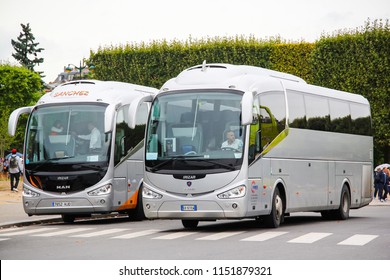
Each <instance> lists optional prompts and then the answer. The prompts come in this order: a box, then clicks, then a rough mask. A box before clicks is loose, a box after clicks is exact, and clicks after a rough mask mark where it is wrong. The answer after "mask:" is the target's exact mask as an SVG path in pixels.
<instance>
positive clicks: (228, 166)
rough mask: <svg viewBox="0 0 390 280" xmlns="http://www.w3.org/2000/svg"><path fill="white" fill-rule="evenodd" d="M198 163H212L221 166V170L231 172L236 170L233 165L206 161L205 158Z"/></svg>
mask: <svg viewBox="0 0 390 280" xmlns="http://www.w3.org/2000/svg"><path fill="white" fill-rule="evenodd" d="M199 161H204V162H207V163H212V164H215V165H219V166H221V167H223V168H226V169H228V170H231V171H234V170H236V168H235V167H234V166H233V165H229V164H224V163H220V162H217V161H213V160H209V159H206V158H202V159H199Z"/></svg>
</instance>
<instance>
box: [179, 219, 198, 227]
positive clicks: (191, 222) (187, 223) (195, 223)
mask: <svg viewBox="0 0 390 280" xmlns="http://www.w3.org/2000/svg"><path fill="white" fill-rule="evenodd" d="M181 223H182V224H183V227H184V228H196V227H197V226H198V224H199V221H198V220H181Z"/></svg>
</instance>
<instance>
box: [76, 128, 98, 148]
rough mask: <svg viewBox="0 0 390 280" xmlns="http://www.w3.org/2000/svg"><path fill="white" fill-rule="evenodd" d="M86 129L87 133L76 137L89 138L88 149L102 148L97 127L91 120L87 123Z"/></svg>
mask: <svg viewBox="0 0 390 280" xmlns="http://www.w3.org/2000/svg"><path fill="white" fill-rule="evenodd" d="M88 130H89V131H90V133H89V134H87V135H77V136H76V137H77V138H80V139H82V140H89V150H90V151H97V150H100V149H101V148H102V138H101V134H100V131H99V129H97V127H96V125H95V124H94V123H93V122H89V123H88Z"/></svg>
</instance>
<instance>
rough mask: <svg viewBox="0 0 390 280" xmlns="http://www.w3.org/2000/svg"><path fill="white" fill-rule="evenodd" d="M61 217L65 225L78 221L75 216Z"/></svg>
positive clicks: (65, 215)
mask: <svg viewBox="0 0 390 280" xmlns="http://www.w3.org/2000/svg"><path fill="white" fill-rule="evenodd" d="M61 217H62V220H63V221H64V223H67V224H71V223H73V222H74V220H75V219H76V216H75V215H67V214H62V215H61Z"/></svg>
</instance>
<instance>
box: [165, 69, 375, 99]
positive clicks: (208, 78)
mask: <svg viewBox="0 0 390 280" xmlns="http://www.w3.org/2000/svg"><path fill="white" fill-rule="evenodd" d="M206 88H209V89H236V90H241V91H257V92H264V91H271V90H284V89H289V90H296V91H300V92H304V93H311V94H318V95H322V96H327V97H331V98H337V99H342V100H348V101H352V102H357V103H363V104H368V101H367V99H366V98H364V97H363V96H361V95H358V94H353V93H348V92H344V91H339V90H334V89H330V88H325V87H319V86H315V85H310V84H307V83H306V82H305V81H304V80H303V79H301V78H299V77H297V76H294V75H291V74H286V73H282V72H278V71H274V70H269V69H265V68H261V67H256V66H247V65H232V64H222V63H214V64H205V63H203V64H201V65H196V66H194V67H190V68H188V69H185V70H184V71H182V72H181V73H180V74H179V75H178V76H177V77H175V78H172V79H170V80H168V81H167V82H166V83H165V84H164V85H163V86H162V88H161V90H160V92H165V91H167V90H186V89H206Z"/></svg>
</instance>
